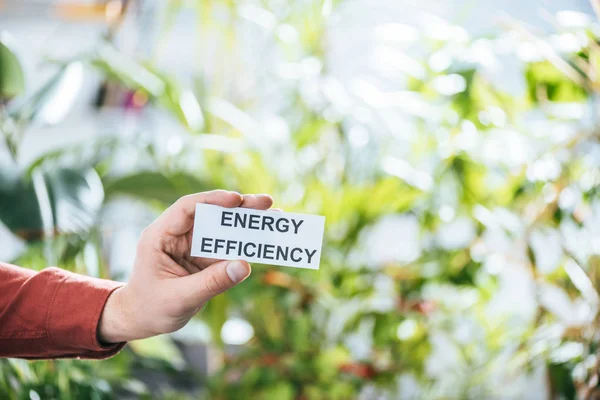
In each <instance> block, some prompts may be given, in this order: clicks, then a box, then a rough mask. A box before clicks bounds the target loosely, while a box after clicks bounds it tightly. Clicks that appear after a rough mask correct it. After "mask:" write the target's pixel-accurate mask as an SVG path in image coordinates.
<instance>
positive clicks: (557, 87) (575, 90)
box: [525, 61, 587, 103]
mask: <svg viewBox="0 0 600 400" xmlns="http://www.w3.org/2000/svg"><path fill="white" fill-rule="evenodd" d="M525 78H526V79H527V91H528V94H529V98H530V100H531V101H533V102H535V103H538V102H542V101H543V100H546V99H547V100H550V101H559V102H570V101H585V100H586V98H587V93H586V90H585V89H584V88H583V87H582V86H581V85H578V84H576V83H575V82H573V81H572V80H571V79H569V78H568V77H567V76H566V75H565V74H564V73H563V72H561V71H560V70H559V69H558V68H556V67H555V66H554V64H552V63H551V62H550V61H540V62H535V63H531V64H529V65H528V66H527V71H526V72H525ZM540 93H543V94H544V95H543V97H542V98H540Z"/></svg>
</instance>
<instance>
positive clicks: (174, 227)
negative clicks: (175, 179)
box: [155, 190, 243, 235]
mask: <svg viewBox="0 0 600 400" xmlns="http://www.w3.org/2000/svg"><path fill="white" fill-rule="evenodd" d="M242 201H243V198H242V195H241V194H239V193H237V192H231V191H227V190H213V191H210V192H202V193H195V194H189V195H187V196H183V197H181V198H180V199H179V200H177V201H176V202H175V203H173V204H172V205H171V206H170V207H169V208H167V209H166V210H165V212H163V213H162V215H161V216H160V217H158V219H157V220H156V222H155V223H156V224H158V226H160V227H161V228H162V229H163V230H164V231H165V232H166V233H167V234H170V235H183V234H184V233H186V232H188V231H189V230H190V229H191V228H192V226H193V224H194V214H195V212H196V203H204V204H214V205H217V206H221V207H228V208H231V207H238V206H239V205H240V204H242Z"/></svg>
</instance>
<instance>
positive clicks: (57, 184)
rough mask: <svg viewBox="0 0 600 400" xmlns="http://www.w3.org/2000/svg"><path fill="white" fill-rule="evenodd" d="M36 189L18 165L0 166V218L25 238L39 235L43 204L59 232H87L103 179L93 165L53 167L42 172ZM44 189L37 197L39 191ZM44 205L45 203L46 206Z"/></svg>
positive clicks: (93, 219) (98, 203)
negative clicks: (45, 195) (48, 207)
mask: <svg viewBox="0 0 600 400" xmlns="http://www.w3.org/2000/svg"><path fill="white" fill-rule="evenodd" d="M37 184H38V185H41V186H42V188H41V192H40V187H38V190H37V191H36V188H35V185H34V180H33V179H31V178H30V177H28V176H26V175H25V174H23V173H22V172H21V171H19V170H17V169H3V170H0V220H1V221H2V222H3V223H4V224H5V225H6V226H7V227H8V229H10V230H11V231H12V232H13V233H15V234H16V235H18V236H20V237H22V238H24V239H26V240H36V239H39V238H41V237H42V235H43V232H44V224H43V220H42V211H41V210H42V209H43V208H42V207H45V206H46V205H45V204H49V206H50V209H49V210H46V212H48V211H49V213H48V215H49V216H50V217H51V218H52V224H53V226H54V230H55V231H57V232H59V233H83V232H87V231H88V230H89V229H90V228H91V227H92V226H93V225H94V223H95V222H96V217H97V215H98V212H99V211H100V207H101V206H102V202H103V199H104V191H103V189H102V182H101V181H100V178H99V177H98V175H97V174H96V171H94V169H92V168H87V169H82V170H75V169H67V168H55V169H51V170H48V171H44V172H42V173H41V180H38V181H37ZM44 192H45V193H47V198H46V199H40V198H39V197H38V196H39V195H40V193H44ZM46 207H47V206H46Z"/></svg>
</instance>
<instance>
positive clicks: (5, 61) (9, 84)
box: [0, 33, 25, 103]
mask: <svg viewBox="0 0 600 400" xmlns="http://www.w3.org/2000/svg"><path fill="white" fill-rule="evenodd" d="M11 46H12V38H11V37H10V36H9V35H8V34H7V33H2V34H1V35H0V103H1V102H2V100H6V99H11V98H13V97H16V96H19V95H21V94H23V92H24V91H25V77H24V73H23V68H22V67H21V63H20V62H19V59H18V58H17V56H16V55H15V54H14V53H13V52H12V51H11V49H10V48H11Z"/></svg>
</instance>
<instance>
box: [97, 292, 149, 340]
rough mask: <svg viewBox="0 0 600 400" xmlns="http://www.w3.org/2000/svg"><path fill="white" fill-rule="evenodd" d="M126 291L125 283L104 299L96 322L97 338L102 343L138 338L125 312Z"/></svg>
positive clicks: (126, 304)
mask: <svg viewBox="0 0 600 400" xmlns="http://www.w3.org/2000/svg"><path fill="white" fill-rule="evenodd" d="M127 292H128V288H127V285H125V286H122V287H120V288H118V289H116V290H114V291H113V292H112V293H111V294H110V296H109V297H108V299H107V300H106V304H105V305H104V309H103V311H102V314H101V316H100V321H99V323H98V340H99V341H100V342H101V343H103V344H113V343H121V342H128V341H130V340H134V339H139V337H136V335H135V332H134V329H133V328H134V327H133V326H132V325H131V316H130V315H128V314H129V313H128V312H127V306H128V305H129V304H128V301H127V300H126V297H127Z"/></svg>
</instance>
